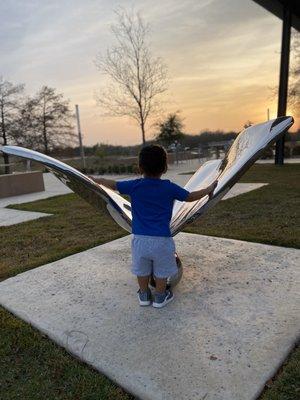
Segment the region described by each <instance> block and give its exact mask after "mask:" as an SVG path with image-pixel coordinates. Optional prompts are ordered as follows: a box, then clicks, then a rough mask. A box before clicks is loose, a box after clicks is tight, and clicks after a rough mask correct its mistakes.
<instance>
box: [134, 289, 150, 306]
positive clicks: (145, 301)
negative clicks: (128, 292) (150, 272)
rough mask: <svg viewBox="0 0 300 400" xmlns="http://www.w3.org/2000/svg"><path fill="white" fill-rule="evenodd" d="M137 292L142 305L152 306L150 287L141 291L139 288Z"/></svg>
mask: <svg viewBox="0 0 300 400" xmlns="http://www.w3.org/2000/svg"><path fill="white" fill-rule="evenodd" d="M137 293H138V299H139V303H140V306H150V304H151V300H152V295H151V290H150V289H148V290H147V291H146V292H141V290H140V289H139V290H138V292H137Z"/></svg>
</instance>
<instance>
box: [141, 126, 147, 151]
mask: <svg viewBox="0 0 300 400" xmlns="http://www.w3.org/2000/svg"><path fill="white" fill-rule="evenodd" d="M141 130H142V139H143V146H145V144H146V134H145V124H144V121H142V122H141Z"/></svg>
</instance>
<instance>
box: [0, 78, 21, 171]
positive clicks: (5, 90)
mask: <svg viewBox="0 0 300 400" xmlns="http://www.w3.org/2000/svg"><path fill="white" fill-rule="evenodd" d="M23 91H24V85H23V84H18V85H14V84H13V83H12V82H8V81H6V80H4V79H3V78H2V77H0V134H1V138H2V144H3V145H7V144H8V143H9V142H10V141H14V140H15V134H16V131H15V121H16V115H17V113H18V110H19V107H20V100H21V96H22V94H23ZM3 159H4V164H5V173H6V174H9V173H10V167H9V157H8V155H7V154H3Z"/></svg>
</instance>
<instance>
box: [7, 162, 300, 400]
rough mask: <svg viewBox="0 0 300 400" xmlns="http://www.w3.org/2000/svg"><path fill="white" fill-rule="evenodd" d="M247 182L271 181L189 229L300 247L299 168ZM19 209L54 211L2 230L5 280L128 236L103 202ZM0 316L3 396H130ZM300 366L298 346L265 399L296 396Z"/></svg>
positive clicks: (251, 175)
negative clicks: (100, 206)
mask: <svg viewBox="0 0 300 400" xmlns="http://www.w3.org/2000/svg"><path fill="white" fill-rule="evenodd" d="M242 181H243V182H268V183H269V185H268V186H266V187H264V188H261V189H258V190H255V191H253V192H249V193H246V194H244V195H241V196H238V197H236V198H233V199H229V200H226V201H223V202H221V203H219V204H218V205H217V206H216V207H215V208H214V209H213V210H211V211H210V212H209V213H208V214H207V215H206V216H204V217H203V218H201V219H200V220H199V221H197V222H195V223H194V224H193V225H191V226H190V227H189V228H188V229H187V231H188V232H193V233H201V234H207V235H214V236H223V237H229V238H236V239H241V240H250V241H255V242H262V243H270V244H276V245H281V246H289V247H297V248H299V247H300V232H299V226H300V224H299V222H300V221H299V198H300V187H299V185H300V165H291V164H290V165H285V166H284V167H275V166H273V165H255V166H254V167H252V168H251V170H250V171H249V172H248V173H247V174H246V175H245V177H244V178H243V180H242ZM297 207H298V210H297ZM14 208H17V209H22V210H30V211H31V210H32V211H41V212H47V213H52V214H53V216H49V217H45V218H41V219H39V220H35V221H30V222H25V223H22V224H19V225H15V226H10V227H1V228H0V241H1V248H0V279H6V278H7V277H10V276H13V275H16V274H17V273H19V272H22V271H25V270H28V269H31V268H34V267H37V266H39V265H42V264H45V263H48V262H51V261H54V260H57V259H60V258H62V257H65V256H67V255H70V254H73V253H77V252H79V251H82V250H85V249H87V248H90V247H93V246H96V245H98V244H101V243H104V242H107V241H110V240H113V239H116V238H118V237H121V236H122V235H124V234H125V232H124V231H123V230H122V229H121V228H119V227H118V226H117V225H116V224H115V223H114V222H113V221H112V220H111V218H110V217H109V216H107V214H106V211H105V206H104V205H103V210H101V212H97V211H94V210H93V209H92V208H91V207H90V206H89V205H87V204H86V203H85V202H83V201H82V200H81V199H79V198H78V197H77V196H76V195H73V194H69V195H65V196H58V197H55V198H51V199H46V200H41V201H37V202H34V203H28V204H23V205H18V206H14ZM229 221H230V224H229ZM0 319H1V324H0V329H1V332H0V369H1V372H0V388H1V389H0V390H1V392H0V398H1V399H3V400H14V399H30V400H31V399H32V400H38V399H41V398H43V397H45V398H47V400H52V399H53V400H54V399H55V400H56V399H58V400H60V399H78V400H79V399H80V400H81V399H87V400H93V399H97V400H100V399H108V400H109V399H116V400H118V399H122V400H127V399H132V397H131V396H130V395H128V394H126V393H125V392H124V391H122V390H121V389H120V388H118V387H116V386H115V385H114V384H113V383H111V382H110V381H109V380H108V379H107V378H105V377H103V376H102V375H100V374H99V373H97V372H95V371H94V370H92V369H91V368H89V367H88V366H86V365H85V364H82V363H81V362H79V361H77V360H75V359H74V358H73V357H71V356H70V355H69V354H68V353H67V352H66V351H65V350H63V349H62V348H60V347H58V346H57V345H55V344H54V343H53V342H51V341H50V340H49V339H47V338H46V337H45V336H43V335H41V334H40V333H39V332H38V331H36V330H35V329H33V328H32V327H31V326H29V325H28V324H26V323H24V322H22V321H21V320H19V319H18V318H15V317H14V316H12V315H11V314H10V313H8V312H7V311H5V310H3V309H1V310H0ZM299 371H300V351H299V349H298V350H295V351H294V352H293V354H292V355H291V357H290V358H289V360H288V361H287V363H286V365H285V366H284V368H282V371H280V372H279V374H278V376H277V377H276V379H274V381H272V382H269V385H268V386H269V387H267V389H266V391H265V392H264V394H263V395H262V397H261V399H262V400H296V399H298V398H299V397H300V388H299V386H300V385H299V381H300V376H299Z"/></svg>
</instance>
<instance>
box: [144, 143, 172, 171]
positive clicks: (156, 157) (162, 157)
mask: <svg viewBox="0 0 300 400" xmlns="http://www.w3.org/2000/svg"><path fill="white" fill-rule="evenodd" d="M139 166H140V167H141V168H142V170H143V172H144V173H145V174H146V175H150V176H157V175H160V174H163V173H164V172H166V170H167V167H168V163H167V153H166V150H165V149H164V148H163V147H162V146H159V145H158V144H151V145H149V146H145V147H143V148H142V150H141V151H140V154H139Z"/></svg>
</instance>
